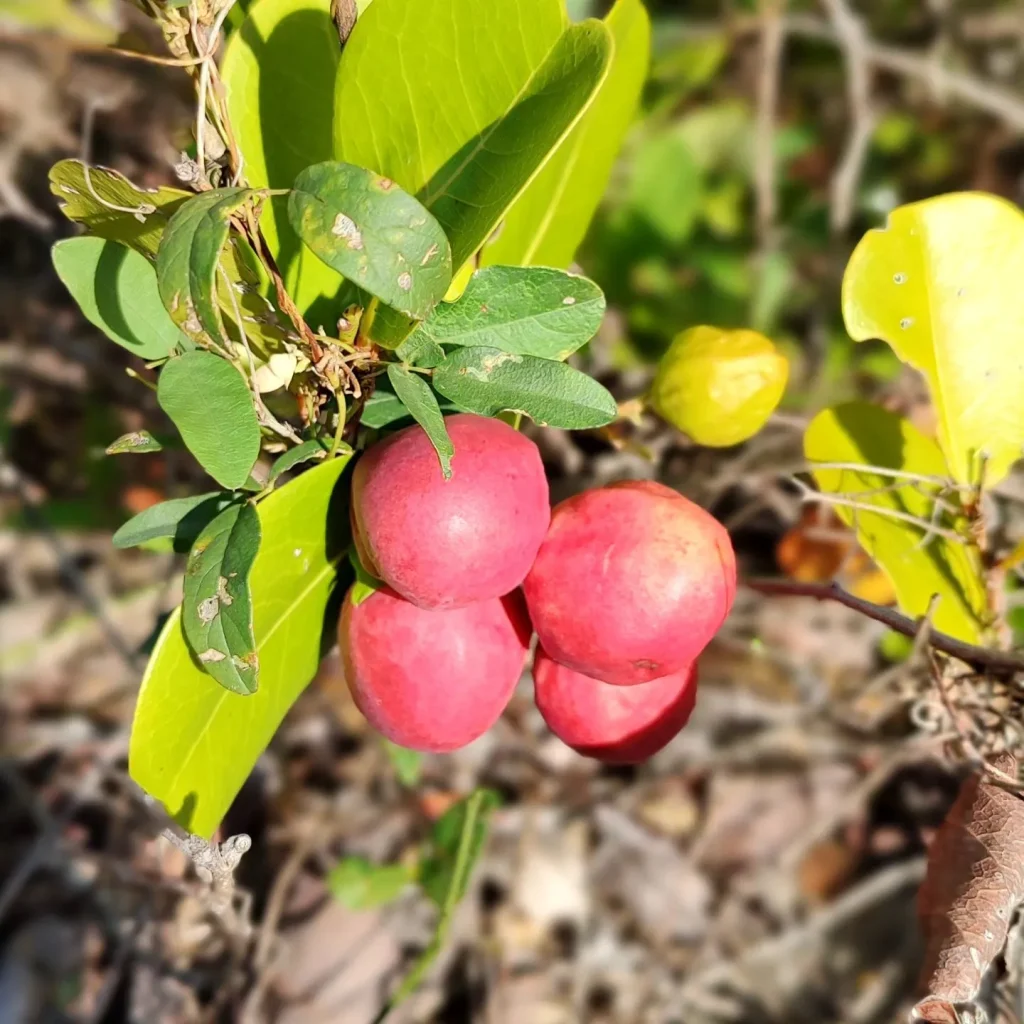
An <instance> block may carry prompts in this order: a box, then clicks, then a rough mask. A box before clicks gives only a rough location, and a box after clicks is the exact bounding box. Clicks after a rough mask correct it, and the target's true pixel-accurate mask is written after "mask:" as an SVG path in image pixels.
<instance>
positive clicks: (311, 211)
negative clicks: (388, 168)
mask: <svg viewBox="0 0 1024 1024" xmlns="http://www.w3.org/2000/svg"><path fill="white" fill-rule="evenodd" d="M288 219H289V220H290V221H291V225H292V228H293V229H294V230H295V232H296V233H297V234H298V235H299V237H300V238H301V239H302V240H303V242H305V243H306V245H308V246H309V248H310V249H312V251H313V252H314V253H316V255H317V256H318V257H319V258H320V259H322V260H323V261H324V262H325V263H326V264H327V265H328V266H330V267H333V268H334V269H335V270H336V271H338V273H339V274H343V275H344V276H345V277H346V278H348V279H349V280H350V281H352V282H353V283H354V284H356V285H358V286H359V287H360V288H363V289H365V290H366V291H368V292H369V293H370V294H371V295H374V296H376V297H377V298H378V299H380V300H381V301H382V302H384V303H385V304H386V305H388V306H391V307H392V308H394V309H397V310H398V311H399V312H401V313H404V314H405V315H406V316H410V317H414V318H416V319H418V320H422V319H424V318H425V317H426V316H428V315H429V313H430V311H431V310H432V309H433V308H434V306H436V305H437V303H438V302H440V301H441V299H443V298H444V294H445V292H446V291H448V285H449V284H451V280H452V254H451V248H450V247H449V245H448V239H447V238H446V237H445V233H444V231H442V230H441V225H440V224H438V222H437V221H436V220H435V219H434V218H433V217H432V216H431V215H430V213H429V212H428V211H427V210H425V209H424V208H423V206H422V205H421V204H420V203H419V202H418V201H417V200H416V199H414V198H413V197H412V196H410V195H409V194H408V193H406V192H404V191H403V190H402V189H400V188H399V187H398V186H397V185H396V184H395V183H394V182H393V181H392V180H391V179H390V178H382V177H381V176H380V175H378V174H374V172H373V171H368V170H366V169H365V168H363V167H355V166H353V165H352V164H343V163H338V162H336V161H333V160H328V161H326V162H324V163H320V164H314V165H313V166H312V167H307V168H306V169H305V170H304V171H303V172H302V173H301V174H300V175H299V176H298V177H297V178H296V179H295V187H294V189H293V190H292V194H291V195H290V196H289V197H288Z"/></svg>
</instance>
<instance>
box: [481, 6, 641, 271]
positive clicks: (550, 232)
mask: <svg viewBox="0 0 1024 1024" xmlns="http://www.w3.org/2000/svg"><path fill="white" fill-rule="evenodd" d="M605 23H606V24H607V26H608V29H609V31H610V32H611V36H612V40H613V41H614V43H615V52H614V54H613V56H612V61H611V65H610V67H609V71H608V76H607V78H605V80H604V81H603V82H602V83H601V86H600V88H599V89H598V92H597V95H596V97H595V98H594V101H593V102H592V103H591V104H590V107H589V108H588V109H587V112H586V113H585V114H584V115H583V117H582V118H581V119H580V122H579V124H577V125H576V127H575V128H573V130H572V131H571V132H570V133H569V135H568V136H567V137H566V138H565V140H564V141H563V142H562V144H561V145H560V146H559V147H558V149H556V150H555V152H554V154H553V155H552V156H551V158H550V159H549V160H548V162H547V163H546V164H545V165H544V167H543V169H542V170H541V171H540V173H539V174H538V175H537V177H536V178H535V179H534V180H533V181H532V182H531V183H530V185H529V187H528V188H527V189H526V191H525V192H523V194H522V195H521V196H520V197H519V198H518V199H517V200H516V201H515V203H513V204H512V207H511V208H510V209H509V211H508V212H507V213H506V214H505V218H504V220H503V222H502V225H501V229H500V231H499V232H498V234H497V237H496V238H494V239H493V240H492V241H489V242H487V243H486V244H485V245H484V248H483V252H482V254H481V263H482V264H483V265H484V266H489V265H491V264H503V263H504V264H516V265H524V266H525V265H530V264H533V265H540V266H545V267H567V266H568V265H569V264H570V263H571V262H572V259H573V256H574V255H575V253H576V250H577V248H578V247H579V244H580V242H582V241H583V236H584V235H585V234H586V231H587V226H588V225H589V224H590V221H591V219H592V218H593V216H594V212H595V211H596V210H597V206H598V203H599V202H600V201H601V197H602V195H603V194H604V191H605V188H606V187H607V184H608V179H609V177H610V176H611V172H612V166H613V164H614V162H615V158H616V156H617V155H618V153H619V148H620V146H621V145H622V140H623V138H624V136H625V134H626V129H627V128H628V127H629V125H630V123H631V121H632V120H633V116H634V114H635V111H636V107H637V103H638V101H639V99H640V91H641V88H642V86H643V83H644V78H645V77H646V75H647V64H648V60H649V57H650V48H651V26H650V19H649V18H648V17H647V11H646V10H645V9H644V6H643V4H642V3H641V2H640V0H617V2H616V4H615V6H614V7H613V8H612V9H611V12H610V13H609V14H608V17H607V18H606V19H605Z"/></svg>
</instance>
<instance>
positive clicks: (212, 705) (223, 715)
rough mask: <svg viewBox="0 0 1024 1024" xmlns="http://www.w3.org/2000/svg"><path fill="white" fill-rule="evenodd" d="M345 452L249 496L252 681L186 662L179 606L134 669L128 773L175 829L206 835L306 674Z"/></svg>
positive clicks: (340, 504) (313, 653) (325, 597)
mask: <svg viewBox="0 0 1024 1024" xmlns="http://www.w3.org/2000/svg"><path fill="white" fill-rule="evenodd" d="M346 461H347V460H346V459H344V458H338V459H332V460H330V461H328V462H325V463H323V464H321V465H319V466H316V467H314V468H313V469H311V470H309V471H308V472H306V473H303V474H302V476H300V477H298V479H296V480H293V481H292V482H291V483H289V484H287V485H286V486H285V487H282V488H280V489H279V490H276V491H274V492H273V493H272V494H270V495H269V496H268V497H267V498H266V500H264V501H263V502H261V503H260V505H259V508H258V511H259V517H260V527H261V529H262V533H263V543H262V544H261V546H260V550H259V553H258V554H257V556H256V561H255V563H254V564H253V567H252V573H251V575H250V578H249V588H250V592H251V594H252V611H253V634H254V636H255V638H256V653H257V655H258V656H259V661H260V688H259V689H258V690H257V691H256V692H255V693H254V694H252V695H250V696H241V695H239V694H236V693H230V692H229V691H228V690H226V689H224V687H223V686H220V685H219V684H218V683H217V682H216V681H215V680H213V679H211V678H210V676H208V675H207V674H206V673H205V672H203V671H202V669H201V668H199V667H198V666H197V665H196V663H195V661H194V660H193V658H192V656H191V654H190V652H189V649H188V646H187V645H186V643H185V639H184V637H183V635H182V630H181V618H180V612H179V611H175V613H174V614H173V615H172V616H171V618H170V619H169V620H168V622H167V624H166V625H165V626H164V629H163V632H162V633H161V634H160V637H159V639H158V640H157V643H156V647H155V649H154V651H153V654H152V656H151V657H150V660H149V665H148V666H147V667H146V673H145V675H144V676H143V680H142V688H141V690H140V691H139V699H138V703H137V705H136V708H135V720H134V722H133V723H132V735H131V745H130V749H129V754H128V767H129V771H130V773H131V777H132V778H133V779H134V780H135V781H136V782H137V783H138V784H139V785H140V786H141V787H142V788H143V789H144V790H146V792H147V793H149V794H150V795H151V796H153V797H155V798H156V799H157V800H159V801H160V802H161V803H163V805H164V806H165V807H166V808H167V810H168V812H169V813H170V814H171V815H172V816H173V817H174V818H175V820H176V821H177V822H178V823H179V824H180V825H181V826H182V827H183V828H185V829H188V830H189V831H190V832H194V833H196V834H197V835H200V836H203V837H204V838H209V837H210V836H212V835H213V832H214V830H215V829H216V828H217V826H218V825H219V824H220V821H221V819H222V818H223V817H224V814H225V813H226V811H227V809H228V807H230V806H231V801H232V800H234V798H235V795H236V794H237V793H238V791H239V789H241V787H242V783H243V782H244V781H245V779H246V777H247V776H248V775H249V772H250V771H252V768H253V765H255V763H256V760H257V758H258V757H259V756H260V754H262V753H263V750H264V749H265V747H266V746H267V744H268V743H269V742H270V739H271V737H272V736H273V735H274V732H275V731H276V730H277V727H278V726H279V725H280V723H281V720H282V719H283V718H284V715H285V712H286V711H287V710H288V708H290V707H291V705H292V704H293V703H294V702H295V700H296V699H297V698H298V696H299V694H300V693H301V692H302V691H303V689H305V687H306V684H307V683H308V682H309V681H310V679H312V678H313V676H314V674H315V673H316V670H317V666H318V664H319V662H320V654H321V634H322V633H324V631H325V629H326V632H327V633H328V634H329V635H331V636H333V624H332V623H330V622H327V623H325V614H326V613H327V611H328V608H329V604H330V598H331V594H332V591H333V589H334V586H335V575H336V570H337V566H338V563H339V562H340V561H341V559H342V558H343V557H344V554H345V550H346V548H347V546H348V543H349V537H348V526H347V524H348V514H347V510H346V504H347V502H346V501H345V500H344V499H345V493H344V488H345V486H346V484H345V482H343V481H342V482H339V477H340V476H341V473H342V471H343V470H344V468H345V463H346Z"/></svg>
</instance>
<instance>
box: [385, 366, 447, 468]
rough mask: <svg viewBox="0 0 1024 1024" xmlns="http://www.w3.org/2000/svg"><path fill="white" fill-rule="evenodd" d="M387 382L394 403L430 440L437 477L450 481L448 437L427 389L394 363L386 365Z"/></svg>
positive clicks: (434, 399) (440, 416) (434, 397)
mask: <svg viewBox="0 0 1024 1024" xmlns="http://www.w3.org/2000/svg"><path fill="white" fill-rule="evenodd" d="M388 380H389V381H391V386H392V387H393V388H394V389H395V394H396V395H397V396H398V400H399V401H400V402H401V403H402V405H404V406H405V408H406V409H408V410H409V414H410V415H411V416H412V418H413V419H414V420H415V421H416V422H417V423H418V424H419V425H420V426H421V427H422V428H423V430H424V431H425V433H426V435H427V437H429V438H430V443H431V444H432V445H433V446H434V451H435V452H437V457H438V459H439V460H440V462H441V473H442V474H443V475H444V478H445V480H448V479H450V478H451V475H452V456H453V455H454V454H455V446H454V445H453V444H452V439H451V438H450V437H449V436H448V428H447V427H446V426H445V425H444V416H443V415H442V413H441V407H440V406H439V405H438V404H437V397H436V396H435V394H434V392H433V390H432V389H431V387H430V385H429V384H428V383H427V382H426V381H425V380H424V379H423V378H422V377H421V376H420V375H419V374H418V373H413V372H412V370H407V369H406V368H405V367H404V366H400V365H399V364H398V363H388Z"/></svg>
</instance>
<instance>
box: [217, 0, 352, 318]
mask: <svg viewBox="0 0 1024 1024" xmlns="http://www.w3.org/2000/svg"><path fill="white" fill-rule="evenodd" d="M340 59H341V47H340V46H339V45H338V33H337V30H336V29H335V27H334V22H333V21H331V13H330V0H259V2H258V3H255V4H253V5H252V7H251V8H250V10H249V14H248V17H247V18H246V19H245V21H244V22H243V24H242V27H241V28H240V29H239V31H237V32H235V33H233V35H232V36H231V38H230V39H229V40H228V44H227V47H226V48H225V52H224V61H223V66H222V68H221V77H222V78H223V80H224V85H225V88H226V90H227V94H228V112H229V114H230V115H231V125H232V127H233V128H234V130H235V134H236V136H237V139H238V144H239V146H240V148H241V150H242V152H243V153H244V154H245V175H246V178H247V179H248V181H249V184H250V185H252V186H253V187H254V188H275V189H277V188H280V189H284V188H291V187H292V182H294V181H295V179H296V178H297V177H298V176H299V174H300V173H301V172H302V171H303V170H305V169H306V168H307V167H309V166H310V165H311V164H316V163H320V162H321V161H323V160H330V159H331V158H332V157H333V156H334V155H335V154H334V140H333V118H334V82H335V78H336V77H337V72H338V61H339V60H340ZM260 228H261V230H262V231H263V235H264V237H265V238H266V240H267V245H268V246H269V248H270V251H271V252H272V253H273V255H274V258H275V259H276V261H277V265H278V267H279V268H280V270H281V273H282V275H283V276H284V281H285V285H286V286H287V288H288V291H289V294H290V295H291V296H292V298H293V299H294V300H295V302H296V304H297V305H298V307H299V309H300V310H302V312H303V313H307V312H310V313H311V315H313V314H315V316H314V317H313V320H312V322H313V323H318V322H322V323H328V322H330V321H329V319H328V315H327V314H328V313H329V311H330V310H329V308H328V300H331V299H333V298H334V296H335V295H336V293H337V291H338V289H339V288H340V287H341V284H342V281H341V277H340V276H339V275H338V273H337V271H335V270H332V269H331V268H330V267H329V266H327V264H325V263H323V262H322V261H320V260H319V259H317V258H316V257H315V256H314V255H313V254H312V253H311V252H310V251H309V249H307V248H306V247H305V246H304V245H303V244H302V242H301V240H300V239H299V236H298V235H297V234H296V233H295V232H294V231H293V230H292V226H291V224H290V223H289V222H288V197H287V196H274V197H272V198H271V199H270V200H269V201H268V202H267V203H266V205H265V206H264V208H263V214H262V216H261V218H260ZM335 315H337V314H336V313H335ZM317 318H319V319H317Z"/></svg>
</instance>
